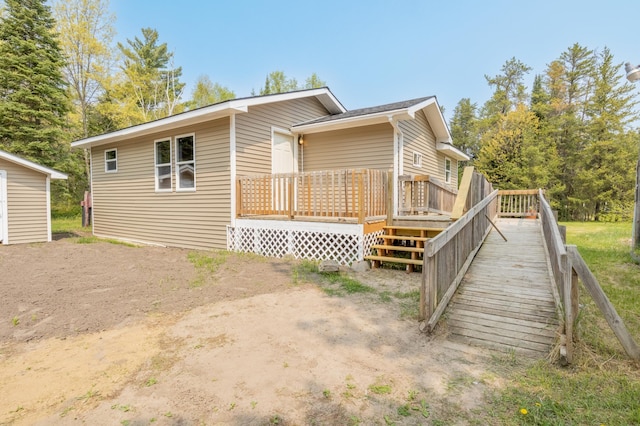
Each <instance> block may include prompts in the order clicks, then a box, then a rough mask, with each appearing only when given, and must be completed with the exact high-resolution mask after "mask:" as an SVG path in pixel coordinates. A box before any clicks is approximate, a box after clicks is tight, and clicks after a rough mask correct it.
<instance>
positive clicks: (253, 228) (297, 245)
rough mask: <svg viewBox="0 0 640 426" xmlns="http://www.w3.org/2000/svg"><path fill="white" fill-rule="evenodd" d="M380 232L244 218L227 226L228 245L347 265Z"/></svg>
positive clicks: (349, 226)
mask: <svg viewBox="0 0 640 426" xmlns="http://www.w3.org/2000/svg"><path fill="white" fill-rule="evenodd" d="M382 234H383V231H377V232H373V233H369V234H366V235H365V234H364V233H363V226H362V225H353V224H318V223H315V222H313V223H312V222H307V223H304V222H277V221H264V220H256V221H249V220H246V221H242V222H240V221H238V222H237V223H236V226H235V227H234V226H228V227H227V247H228V249H229V250H231V251H241V252H250V253H257V254H261V255H264V256H269V257H283V256H287V255H290V256H293V257H295V258H296V259H310V260H327V259H333V260H335V261H336V262H338V263H339V264H341V265H350V264H352V263H353V262H355V261H358V260H363V259H364V256H365V255H368V254H369V253H371V246H372V245H373V244H377V243H378V240H379V237H380V235H382Z"/></svg>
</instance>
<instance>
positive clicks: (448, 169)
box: [444, 158, 451, 183]
mask: <svg viewBox="0 0 640 426" xmlns="http://www.w3.org/2000/svg"><path fill="white" fill-rule="evenodd" d="M444 181H445V182H446V183H451V160H450V159H448V158H445V159H444Z"/></svg>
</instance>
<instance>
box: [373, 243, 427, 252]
mask: <svg viewBox="0 0 640 426" xmlns="http://www.w3.org/2000/svg"><path fill="white" fill-rule="evenodd" d="M371 248H372V249H382V250H388V251H410V252H414V253H424V248H421V247H405V246H390V245H386V244H374V245H372V246H371Z"/></svg>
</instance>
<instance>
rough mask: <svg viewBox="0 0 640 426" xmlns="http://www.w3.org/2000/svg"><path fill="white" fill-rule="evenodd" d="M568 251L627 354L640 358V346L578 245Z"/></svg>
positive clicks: (573, 265)
mask: <svg viewBox="0 0 640 426" xmlns="http://www.w3.org/2000/svg"><path fill="white" fill-rule="evenodd" d="M567 253H568V254H569V256H570V258H571V263H572V267H573V269H575V270H576V272H577V273H578V276H579V277H580V280H581V281H582V284H584V287H585V288H586V289H587V291H588V292H589V294H591V297H593V300H594V302H596V306H597V307H598V308H599V309H600V311H601V312H602V314H603V315H604V318H605V319H606V320H607V323H608V324H609V327H611V329H612V330H613V332H614V333H615V335H616V337H617V338H618V341H619V342H620V344H621V345H622V347H623V348H624V350H625V352H626V353H627V355H629V357H630V358H632V359H634V360H640V348H639V347H638V345H637V344H636V342H635V341H634V340H633V337H632V336H631V334H630V333H629V331H628V330H627V327H625V325H624V322H623V321H622V318H620V315H618V313H617V312H616V309H615V308H614V307H613V305H612V304H611V302H610V301H609V299H608V298H607V295H606V294H605V293H604V291H602V288H601V287H600V284H599V283H598V280H597V279H596V277H595V276H594V275H593V273H592V272H591V271H590V270H589V267H588V266H587V264H586V263H585V262H584V260H583V259H582V256H580V253H579V252H578V249H577V248H576V246H573V245H568V246H567ZM565 304H566V302H565Z"/></svg>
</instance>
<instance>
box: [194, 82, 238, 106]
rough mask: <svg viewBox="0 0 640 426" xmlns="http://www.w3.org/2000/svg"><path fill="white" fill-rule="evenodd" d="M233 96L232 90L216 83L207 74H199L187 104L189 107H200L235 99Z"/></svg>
mask: <svg viewBox="0 0 640 426" xmlns="http://www.w3.org/2000/svg"><path fill="white" fill-rule="evenodd" d="M235 97H236V94H235V93H234V92H233V91H232V90H230V89H228V88H227V87H223V86H221V85H220V84H218V83H213V82H212V81H211V79H210V78H209V76H207V75H201V76H200V77H198V81H197V82H196V87H195V88H194V89H193V93H192V94H191V101H189V102H188V106H189V109H195V108H201V107H204V106H207V105H212V104H215V103H218V102H222V101H226V100H229V99H235Z"/></svg>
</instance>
